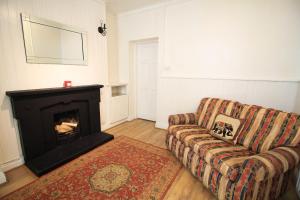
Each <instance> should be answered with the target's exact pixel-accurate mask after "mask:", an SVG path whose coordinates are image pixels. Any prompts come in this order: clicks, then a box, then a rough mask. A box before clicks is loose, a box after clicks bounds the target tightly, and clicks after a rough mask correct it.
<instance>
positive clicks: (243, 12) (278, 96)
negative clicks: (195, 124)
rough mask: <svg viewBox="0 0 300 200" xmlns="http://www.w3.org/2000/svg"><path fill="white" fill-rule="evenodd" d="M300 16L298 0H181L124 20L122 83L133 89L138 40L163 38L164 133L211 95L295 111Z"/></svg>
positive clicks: (160, 102) (160, 119) (160, 108)
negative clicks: (177, 116) (171, 118)
mask: <svg viewBox="0 0 300 200" xmlns="http://www.w3.org/2000/svg"><path fill="white" fill-rule="evenodd" d="M299 18H300V1H296V0H286V1H279V0H278V1H277V0H275V1H274V0H267V1H263V2H262V1H259V0H254V1H253V0H252V1H231V2H230V3H229V2H226V3H225V2H224V1H220V0H213V1H209V0H206V1H197V0H187V1H183V0H181V1H180V0H178V1H173V2H171V3H169V4H165V5H163V4H161V5H158V6H156V7H151V8H148V9H142V10H137V11H133V12H128V13H125V14H120V15H119V16H118V29H119V30H126V31H119V73H120V79H121V81H124V82H126V81H129V82H130V84H131V87H133V86H132V85H133V83H132V80H131V79H130V70H131V68H132V67H133V66H132V64H131V62H130V60H129V58H130V51H129V49H130V44H131V42H132V41H135V40H141V39H147V38H153V37H158V38H159V70H158V71H159V74H158V76H159V79H158V97H157V124H156V125H157V126H158V127H160V128H166V126H167V117H168V115H169V114H173V113H180V112H193V111H195V109H196V107H197V106H198V103H199V100H200V99H201V98H203V97H206V96H214V97H221V98H228V99H234V100H239V101H241V102H243V103H249V104H258V105H263V106H266V107H274V108H278V109H282V110H286V111H295V105H296V95H297V90H298V83H297V82H296V81H299V80H300V68H299V64H300V59H299V51H300V38H299V35H300V23H299ZM131 92H132V91H131ZM131 102H134V99H131ZM131 104H132V103H131ZM133 107H134V106H133V105H131V109H130V111H131V116H132V115H133V112H134V109H133Z"/></svg>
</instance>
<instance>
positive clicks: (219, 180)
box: [166, 134, 299, 200]
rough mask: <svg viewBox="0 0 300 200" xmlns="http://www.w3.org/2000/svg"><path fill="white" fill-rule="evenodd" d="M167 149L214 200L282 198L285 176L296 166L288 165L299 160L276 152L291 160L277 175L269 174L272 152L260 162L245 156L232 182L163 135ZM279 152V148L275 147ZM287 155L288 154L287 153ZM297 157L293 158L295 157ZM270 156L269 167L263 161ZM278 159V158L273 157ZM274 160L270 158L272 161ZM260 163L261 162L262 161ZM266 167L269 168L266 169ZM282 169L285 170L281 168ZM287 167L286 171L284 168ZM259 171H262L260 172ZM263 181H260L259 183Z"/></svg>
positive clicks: (286, 183)
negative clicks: (208, 191) (215, 199)
mask: <svg viewBox="0 0 300 200" xmlns="http://www.w3.org/2000/svg"><path fill="white" fill-rule="evenodd" d="M166 145H167V148H168V149H169V150H170V151H171V152H172V153H174V155H175V156H176V157H177V158H178V159H179V160H180V161H181V162H182V163H183V165H184V166H185V167H186V168H187V169H189V170H190V171H191V173H192V174H193V175H194V176H195V177H197V178H198V179H199V180H200V181H201V182H202V183H203V185H204V186H205V187H206V188H208V189H209V190H210V191H211V192H212V193H213V194H214V195H215V196H216V197H217V198H218V199H220V200H223V199H226V200H227V199H228V200H229V199H240V200H244V199H254V200H256V199H258V200H260V199H277V198H278V197H279V196H280V195H281V194H283V193H284V192H285V191H286V189H287V185H288V180H289V176H291V175H292V173H293V170H292V169H293V166H295V165H297V163H296V162H295V163H294V162H293V161H291V160H293V159H294V161H296V160H299V159H297V158H299V155H298V153H296V152H299V151H298V150H296V149H289V150H287V149H284V150H283V149H282V150H280V151H281V152H279V151H278V152H277V153H278V154H280V155H281V156H285V155H289V156H287V157H291V156H292V157H293V159H291V160H290V159H289V158H287V160H289V161H288V163H289V164H288V165H286V162H285V161H282V164H281V165H278V163H276V164H277V165H275V166H276V167H277V166H279V168H280V169H279V170H277V173H272V174H271V173H270V171H268V170H270V169H271V168H270V163H271V162H272V161H271V160H272V158H271V156H274V154H273V152H271V151H274V150H271V151H270V152H268V153H266V154H261V155H259V156H261V158H257V157H255V156H249V157H248V158H249V159H246V160H244V161H243V163H242V164H241V166H240V169H239V173H238V176H237V177H236V179H235V181H232V180H231V179H229V178H228V177H227V176H225V175H223V174H222V173H221V172H220V171H219V170H218V169H216V168H214V166H213V165H211V162H207V161H208V160H206V159H203V158H202V157H201V156H200V155H199V154H198V153H195V151H194V150H193V149H192V148H191V147H190V146H187V145H185V144H184V143H182V142H181V141H180V140H178V139H177V138H176V137H174V135H173V134H167V137H166ZM279 148H283V147H279ZM288 152H289V153H288ZM296 155H297V156H296ZM268 156H270V158H268V159H270V163H268V162H267V161H266V160H264V158H265V159H266V158H267V157H268ZM277 156H278V155H277ZM273 159H274V158H273ZM262 160H263V161H262ZM267 166H269V167H267ZM283 166H285V167H283ZM287 166H289V167H287ZM262 169H263V170H262ZM264 170H265V171H264ZM261 177H264V179H260V178H261Z"/></svg>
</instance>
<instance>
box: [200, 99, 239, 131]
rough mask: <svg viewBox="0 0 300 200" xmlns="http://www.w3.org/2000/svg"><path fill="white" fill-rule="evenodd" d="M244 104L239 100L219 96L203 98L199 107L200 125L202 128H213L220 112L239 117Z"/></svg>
mask: <svg viewBox="0 0 300 200" xmlns="http://www.w3.org/2000/svg"><path fill="white" fill-rule="evenodd" d="M243 109H244V105H243V104H241V103H239V102H237V101H230V100H223V99H218V98H203V99H202V100H201V102H200V105H199V107H198V109H197V113H198V116H199V119H198V125H199V126H200V127H201V128H206V129H211V127H212V125H213V122H214V120H215V118H216V115H217V114H218V113H223V114H226V115H229V116H231V117H235V118H239V117H240V115H241V113H242V111H243Z"/></svg>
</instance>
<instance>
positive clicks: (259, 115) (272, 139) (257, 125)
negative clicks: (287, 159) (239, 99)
mask: <svg viewBox="0 0 300 200" xmlns="http://www.w3.org/2000/svg"><path fill="white" fill-rule="evenodd" d="M236 142H237V144H241V145H243V146H245V147H247V148H249V149H251V150H252V151H254V152H257V153H259V152H265V151H268V150H270V149H273V148H276V147H279V146H297V145H298V144H299V142H300V116H299V115H297V114H294V113H286V112H282V111H279V110H274V109H267V108H262V107H259V106H251V107H250V108H249V109H248V111H247V112H246V115H245V124H244V127H243V128H242V130H241V132H240V134H239V136H238V138H237V141H236Z"/></svg>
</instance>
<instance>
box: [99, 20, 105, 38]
mask: <svg viewBox="0 0 300 200" xmlns="http://www.w3.org/2000/svg"><path fill="white" fill-rule="evenodd" d="M106 29H107V28H106V24H105V23H103V21H102V20H101V25H100V26H99V27H98V32H99V33H101V34H102V35H103V36H106Z"/></svg>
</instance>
